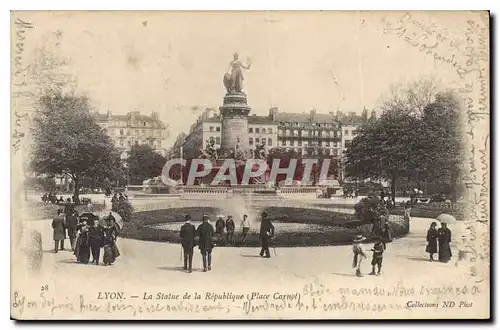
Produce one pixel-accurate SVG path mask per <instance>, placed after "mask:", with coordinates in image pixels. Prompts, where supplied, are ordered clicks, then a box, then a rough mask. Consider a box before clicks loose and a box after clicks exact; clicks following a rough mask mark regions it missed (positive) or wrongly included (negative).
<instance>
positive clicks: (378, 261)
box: [370, 238, 385, 276]
mask: <svg viewBox="0 0 500 330" xmlns="http://www.w3.org/2000/svg"><path fill="white" fill-rule="evenodd" d="M384 249H385V248H384V245H383V241H382V239H380V238H379V239H378V240H377V242H376V243H375V244H374V245H373V249H371V251H373V256H372V272H371V273H370V275H375V274H376V275H377V276H380V271H381V269H382V261H383V255H384ZM375 266H377V268H378V270H377V273H375Z"/></svg>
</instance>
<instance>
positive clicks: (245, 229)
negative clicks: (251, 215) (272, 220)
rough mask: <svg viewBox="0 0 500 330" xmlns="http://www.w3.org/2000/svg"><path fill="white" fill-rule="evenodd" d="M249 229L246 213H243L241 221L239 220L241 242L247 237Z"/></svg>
mask: <svg viewBox="0 0 500 330" xmlns="http://www.w3.org/2000/svg"><path fill="white" fill-rule="evenodd" d="M249 231H250V222H248V215H246V214H243V221H242V222H241V242H242V243H243V242H244V241H245V239H246V238H247V235H248V232H249Z"/></svg>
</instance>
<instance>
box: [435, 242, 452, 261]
mask: <svg viewBox="0 0 500 330" xmlns="http://www.w3.org/2000/svg"><path fill="white" fill-rule="evenodd" d="M438 257H439V261H440V262H448V261H450V259H451V257H452V255H451V248H450V244H449V243H446V244H439V252H438Z"/></svg>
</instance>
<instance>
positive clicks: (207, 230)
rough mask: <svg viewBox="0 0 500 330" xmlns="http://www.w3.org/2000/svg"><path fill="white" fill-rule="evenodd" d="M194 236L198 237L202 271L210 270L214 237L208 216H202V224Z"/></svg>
mask: <svg viewBox="0 0 500 330" xmlns="http://www.w3.org/2000/svg"><path fill="white" fill-rule="evenodd" d="M196 235H197V236H199V238H200V241H199V247H200V252H201V256H202V258H203V271H204V272H206V271H207V270H212V249H213V247H214V244H213V240H212V237H213V236H214V227H213V226H212V225H211V224H210V223H209V222H208V215H207V214H203V223H202V224H201V225H199V226H198V229H196Z"/></svg>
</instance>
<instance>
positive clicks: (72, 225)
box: [66, 209, 78, 251]
mask: <svg viewBox="0 0 500 330" xmlns="http://www.w3.org/2000/svg"><path fill="white" fill-rule="evenodd" d="M77 226H78V213H77V212H76V210H75V209H71V210H70V211H69V214H68V215H67V216H66V229H67V231H68V237H69V243H70V244H71V251H75V240H76V233H77Z"/></svg>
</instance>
